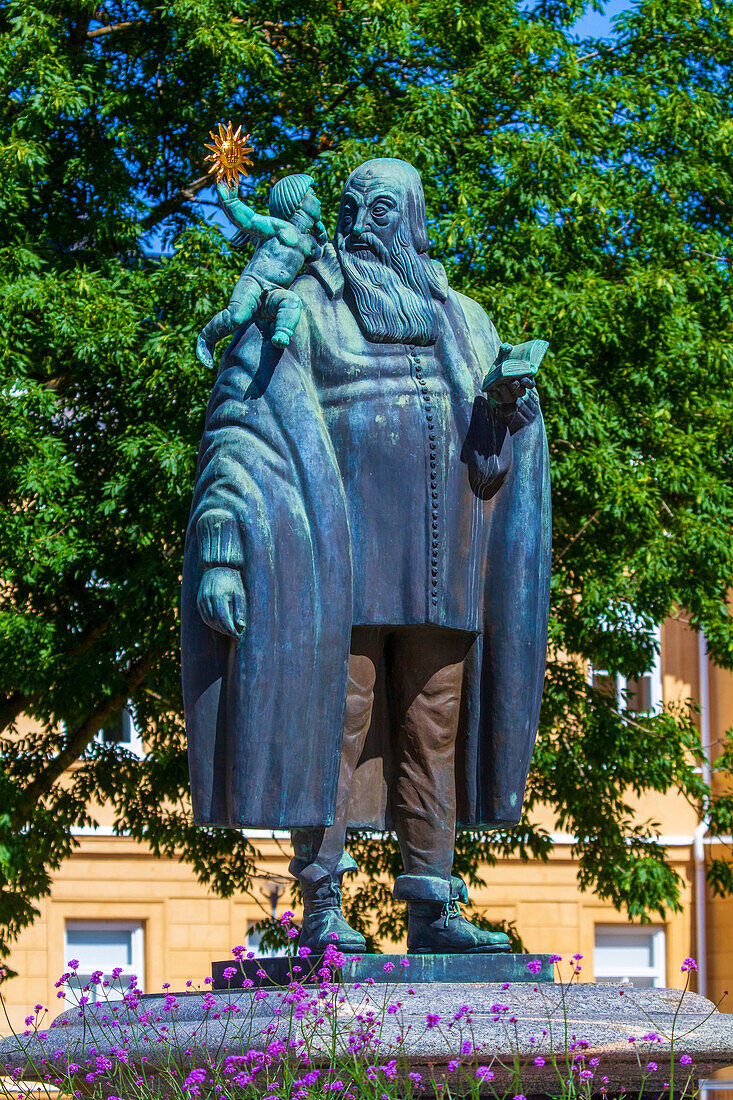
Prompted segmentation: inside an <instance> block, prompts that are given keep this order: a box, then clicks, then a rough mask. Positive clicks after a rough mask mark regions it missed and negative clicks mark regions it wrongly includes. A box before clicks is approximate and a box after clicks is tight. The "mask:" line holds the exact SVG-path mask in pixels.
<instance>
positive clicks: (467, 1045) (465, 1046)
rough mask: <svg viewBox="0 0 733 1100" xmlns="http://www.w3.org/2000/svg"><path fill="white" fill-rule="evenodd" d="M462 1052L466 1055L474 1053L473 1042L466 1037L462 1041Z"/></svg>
mask: <svg viewBox="0 0 733 1100" xmlns="http://www.w3.org/2000/svg"><path fill="white" fill-rule="evenodd" d="M461 1054H462V1055H463V1056H464V1057H466V1056H467V1055H468V1054H473V1043H472V1042H471V1040H470V1039H464V1040H463V1042H462V1043H461Z"/></svg>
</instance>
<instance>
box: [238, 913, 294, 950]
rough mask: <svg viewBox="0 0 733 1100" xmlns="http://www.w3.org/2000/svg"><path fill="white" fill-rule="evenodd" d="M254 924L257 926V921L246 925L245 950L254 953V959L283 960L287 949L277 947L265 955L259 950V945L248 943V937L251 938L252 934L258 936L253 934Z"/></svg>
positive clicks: (255, 933) (256, 933)
mask: <svg viewBox="0 0 733 1100" xmlns="http://www.w3.org/2000/svg"><path fill="white" fill-rule="evenodd" d="M255 924H257V921H254V920H253V921H249V922H248V923H247V935H246V936H245V943H246V944H247V950H248V951H252V952H253V953H254V957H255V958H256V959H280V958H284V957H285V956H286V955H287V953H288V952H287V948H285V947H278V948H276V949H275V950H271V951H268V952H267V954H265V952H264V951H262V950H261V949H260V945H259V944H256V945H254V944H251V943H250V936H252V935H253V934H254V935H259V933H258V932H255V928H254V926H255Z"/></svg>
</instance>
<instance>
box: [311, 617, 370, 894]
mask: <svg viewBox="0 0 733 1100" xmlns="http://www.w3.org/2000/svg"><path fill="white" fill-rule="evenodd" d="M381 647H382V639H381V632H380V630H379V628H378V627H355V628H354V630H353V631H352V636H351V650H350V653H349V678H348V687H347V691H346V716H345V719H344V739H343V746H342V749H341V764H340V767H339V778H338V787H337V791H336V809H335V812H334V819H333V825H329V826H328V827H327V828H325V829H294V830H293V832H292V841H293V851H294V853H295V859H294V860H293V863H292V865H291V868H290V870H291V874H295V875H298V876H299V877H300V875H301V874H302V869H303V868H305V867H306V866H307V865H309V864H317V865H318V866H319V867H320V868H323V870H324V871H328V872H331V873H337V869H338V868H339V866H340V864H341V861H342V860H343V856H344V844H345V842H346V827H347V825H348V808H349V796H350V794H351V782H352V779H353V777H354V772H355V771H356V765H357V764H358V763H359V757H360V756H361V753H362V750H363V748H364V742H365V741H366V736H367V733H368V732H369V726H370V724H371V720H372V707H373V705H374V684H375V681H376V678H377V667H378V665H379V661H380V658H381ZM351 865H353V861H351V864H350V866H351ZM346 869H348V868H344V870H346ZM341 873H343V871H342V872H341Z"/></svg>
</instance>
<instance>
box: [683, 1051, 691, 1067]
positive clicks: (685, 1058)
mask: <svg viewBox="0 0 733 1100" xmlns="http://www.w3.org/2000/svg"><path fill="white" fill-rule="evenodd" d="M680 1065H681V1066H691V1065H692V1058H691V1057H690V1055H689V1054H683V1055H682V1057H681V1058H680Z"/></svg>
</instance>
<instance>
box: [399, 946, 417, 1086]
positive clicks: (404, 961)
mask: <svg viewBox="0 0 733 1100" xmlns="http://www.w3.org/2000/svg"><path fill="white" fill-rule="evenodd" d="M409 965H410V960H409V959H400V966H404V967H408V966H409ZM417 1076H418V1077H420V1074H419V1073H418V1075H417ZM420 1080H422V1077H420Z"/></svg>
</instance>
